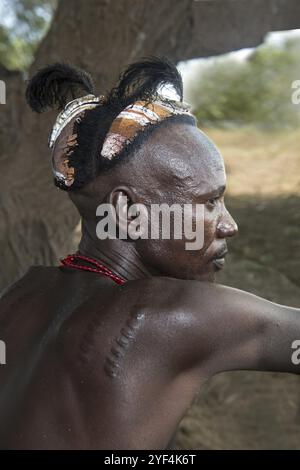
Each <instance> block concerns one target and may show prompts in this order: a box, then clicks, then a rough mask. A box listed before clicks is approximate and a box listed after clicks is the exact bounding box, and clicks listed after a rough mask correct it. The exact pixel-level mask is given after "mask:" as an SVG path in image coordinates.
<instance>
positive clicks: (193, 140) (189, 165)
mask: <svg viewBox="0 0 300 470" xmlns="http://www.w3.org/2000/svg"><path fill="white" fill-rule="evenodd" d="M148 150H149V151H150V152H151V154H152V158H151V161H152V164H154V165H155V167H156V170H157V173H158V174H160V175H162V176H164V175H165V174H166V173H167V174H169V176H170V179H171V177H173V178H175V179H176V180H177V181H178V182H181V183H182V184H185V183H188V184H189V186H190V187H195V190H196V188H198V189H199V188H200V191H201V192H204V191H205V192H208V191H211V190H213V189H214V188H215V187H219V186H223V185H225V184H226V181H225V170H224V162H223V158H222V156H221V154H220V152H219V151H218V149H217V148H216V146H215V145H214V143H213V142H212V141H211V140H210V139H209V137H208V136H207V135H206V134H204V132H202V131H200V130H199V129H198V128H197V127H196V126H191V125H188V124H184V125H183V124H181V125H180V124H176V125H175V124H174V125H172V126H169V127H165V128H164V129H161V130H159V132H157V133H154V134H153V135H152V136H151V139H149V147H148Z"/></svg>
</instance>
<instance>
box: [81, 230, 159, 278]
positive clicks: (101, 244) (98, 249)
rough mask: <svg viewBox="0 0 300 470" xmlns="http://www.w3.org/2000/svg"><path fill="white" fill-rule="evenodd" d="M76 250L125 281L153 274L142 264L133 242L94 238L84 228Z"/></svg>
mask: <svg viewBox="0 0 300 470" xmlns="http://www.w3.org/2000/svg"><path fill="white" fill-rule="evenodd" d="M78 251H79V253H80V254H82V255H84V256H88V257H90V258H93V259H95V260H96V261H99V262H102V263H103V264H105V266H107V267H108V268H109V269H111V270H112V271H113V272H114V273H115V274H117V275H118V276H120V277H121V278H123V279H125V280H126V281H130V280H134V279H142V278H145V277H151V276H152V275H153V274H154V273H152V272H150V270H149V269H148V268H147V267H146V266H145V265H144V264H143V262H142V260H141V258H140V256H139V254H138V252H137V250H136V249H135V246H134V243H130V242H126V241H123V240H102V241H101V240H98V239H97V240H95V239H94V238H93V237H91V236H90V234H89V233H88V231H87V230H84V231H83V234H82V238H81V241H80V243H79V247H78Z"/></svg>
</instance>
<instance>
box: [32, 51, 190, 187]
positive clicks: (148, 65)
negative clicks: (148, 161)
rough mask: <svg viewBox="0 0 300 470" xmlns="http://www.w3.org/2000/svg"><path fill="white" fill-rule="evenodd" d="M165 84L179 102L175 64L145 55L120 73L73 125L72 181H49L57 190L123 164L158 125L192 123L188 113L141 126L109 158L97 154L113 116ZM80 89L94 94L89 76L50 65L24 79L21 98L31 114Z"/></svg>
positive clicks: (180, 90) (179, 85)
mask: <svg viewBox="0 0 300 470" xmlns="http://www.w3.org/2000/svg"><path fill="white" fill-rule="evenodd" d="M165 84H171V85H173V87H174V89H175V90H176V92H177V93H178V95H179V96H180V99H181V100H182V94H183V86H182V78H181V76H180V73H179V72H178V70H177V68H176V66H175V65H174V64H172V63H171V62H170V61H169V60H168V59H166V58H159V57H148V58H145V59H142V60H140V61H139V62H136V63H133V64H131V65H129V66H128V67H127V69H126V70H125V71H124V72H123V73H122V74H121V76H120V78H119V82H118V84H117V86H116V87H114V88H112V89H111V90H110V91H109V92H108V93H107V94H106V97H105V100H104V102H103V103H100V104H99V105H97V106H96V107H95V108H94V109H91V110H89V111H87V112H86V113H85V114H84V117H83V118H82V119H81V120H80V121H79V122H77V121H76V120H75V122H74V129H73V132H74V133H76V134H77V144H78V145H77V146H76V147H75V148H74V151H73V153H72V154H71V155H70V157H69V160H70V166H72V167H73V168H75V181H74V183H73V184H72V186H70V187H66V186H65V185H64V184H61V183H59V181H57V180H55V184H56V185H57V186H59V187H60V188H61V189H65V190H76V189H79V188H82V187H83V186H84V185H85V184H87V183H88V182H90V181H92V180H93V179H94V178H95V177H96V176H97V175H98V174H99V173H100V172H101V171H104V170H107V169H110V168H112V167H113V166H114V165H116V164H117V163H120V162H123V161H125V160H126V159H127V157H128V156H129V155H131V154H133V153H134V151H135V150H136V149H137V148H138V147H139V146H140V145H141V144H142V142H144V141H145V139H146V138H147V137H148V136H149V135H150V134H151V133H152V132H153V130H154V129H156V128H158V127H160V126H161V125H162V124H163V123H164V122H178V121H180V122H186V123H189V124H192V125H195V120H194V119H193V117H192V116H188V115H174V116H171V117H169V118H167V119H165V120H164V121H162V122H160V123H158V124H155V125H151V124H149V125H148V126H145V127H144V128H143V130H142V131H141V132H140V133H139V135H138V136H137V137H136V138H135V140H134V141H133V142H132V143H130V144H128V145H127V146H125V148H124V149H123V150H122V151H121V152H120V154H119V155H117V156H116V157H114V158H113V159H112V160H108V159H106V158H104V157H102V156H101V150H102V146H103V143H104V140H105V137H106V134H107V132H108V130H109V128H110V126H111V124H112V122H113V120H114V119H115V118H116V117H117V116H118V114H119V113H120V112H121V111H122V110H123V109H124V108H126V107H127V106H129V105H130V104H132V103H134V102H135V101H138V100H144V101H146V102H151V101H153V100H155V99H156V98H157V88H158V87H159V86H160V85H165ZM82 91H85V92H87V93H91V94H95V89H94V83H93V80H92V78H91V76H90V75H89V74H88V73H87V72H85V71H83V70H80V69H78V68H76V67H73V66H71V65H69V64H65V63H56V64H53V65H49V66H47V67H45V68H43V69H41V70H39V71H38V72H37V73H36V75H34V76H33V78H32V79H31V80H30V81H29V83H28V86H27V89H26V100H27V103H28V104H29V106H30V107H31V108H32V109H33V110H34V111H36V112H43V111H45V110H47V109H49V108H54V107H57V109H58V110H60V109H63V108H64V106H65V105H66V104H67V102H68V101H69V99H70V98H71V99H74V98H75V97H76V95H77V94H78V93H80V92H82Z"/></svg>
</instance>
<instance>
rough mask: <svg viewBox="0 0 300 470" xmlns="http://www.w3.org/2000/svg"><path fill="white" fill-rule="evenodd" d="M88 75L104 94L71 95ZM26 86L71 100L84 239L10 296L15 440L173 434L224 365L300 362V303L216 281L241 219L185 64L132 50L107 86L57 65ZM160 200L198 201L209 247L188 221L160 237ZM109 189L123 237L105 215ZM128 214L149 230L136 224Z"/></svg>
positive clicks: (98, 443)
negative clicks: (230, 203) (192, 243)
mask: <svg viewBox="0 0 300 470" xmlns="http://www.w3.org/2000/svg"><path fill="white" fill-rule="evenodd" d="M78 87H79V88H81V89H83V90H84V91H85V92H88V93H89V95H86V96H84V97H81V98H79V99H75V100H72V101H71V102H69V103H67V99H68V96H70V95H72V97H73V98H74V96H75V93H76V92H77V91H78ZM27 100H28V102H29V104H30V105H31V107H32V108H33V109H34V110H36V111H38V112H40V111H43V110H44V109H45V108H47V107H51V106H53V105H55V104H59V105H60V108H61V109H62V111H61V113H60V114H59V116H58V118H57V120H56V123H55V125H54V127H53V130H52V132H51V135H50V139H49V145H50V147H51V148H52V163H53V171H54V177H55V184H56V185H57V186H58V187H59V188H61V189H63V190H66V191H67V192H68V195H69V196H70V198H71V200H72V201H73V202H74V204H75V205H76V207H77V209H78V211H79V213H80V215H81V217H82V239H81V242H80V245H79V249H78V252H77V253H76V254H73V255H70V256H68V257H66V258H65V259H64V260H63V261H62V266H60V267H42V266H35V267H32V268H31V269H30V270H29V271H28V272H27V274H26V275H25V276H24V277H23V278H22V279H21V280H20V281H18V282H17V283H16V284H15V285H14V286H12V287H11V288H10V289H9V290H8V291H7V292H6V293H5V294H4V295H3V297H2V300H1V315H0V332H1V339H2V340H3V341H5V344H6V348H7V364H6V365H5V366H2V367H1V368H0V374H1V375H0V385H1V389H0V390H1V395H0V423H1V424H0V442H1V447H2V448H14V449H20V448H21V449H31V448H38V449H49V448H50V449H161V448H165V447H167V446H168V443H169V442H170V439H171V437H172V436H173V435H174V433H175V432H176V428H177V426H178V424H179V422H180V420H181V418H182V417H183V415H184V414H185V412H186V410H187V408H188V407H189V406H190V405H191V403H192V402H193V399H194V397H195V396H196V394H197V392H198V391H199V389H200V387H201V385H202V384H203V383H204V382H205V381H206V380H207V379H209V378H210V377H212V376H213V375H214V374H216V373H218V372H221V371H228V370H236V369H253V370H261V371H282V372H291V373H298V372H299V370H300V366H297V365H296V364H294V362H295V361H293V360H292V353H293V349H292V348H293V344H294V341H295V340H297V339H300V317H299V309H297V308H291V307H287V306H282V305H278V304H274V303H272V302H269V301H267V300H264V299H262V298H259V297H257V296H255V295H252V294H249V293H247V292H243V291H240V290H237V289H233V288H229V287H225V286H222V285H218V284H217V283H215V282H214V281H215V277H216V273H217V272H218V270H220V269H221V268H222V267H223V265H224V262H225V256H226V253H227V243H226V242H227V238H229V237H232V236H233V235H235V234H236V232H237V225H236V223H235V221H234V220H233V219H232V217H231V216H230V214H229V213H228V211H227V210H226V208H225V204H224V191H225V185H226V177H225V171H224V165H223V160H222V157H221V155H220V154H219V152H218V150H217V149H216V147H215V146H214V144H213V143H212V142H211V141H210V140H209V139H208V137H207V136H206V135H205V134H203V133H202V132H201V131H200V130H198V128H197V126H196V122H195V119H194V118H193V116H192V115H191V114H190V112H189V110H188V108H187V107H186V106H185V105H184V103H183V102H182V82H181V79H180V76H179V74H178V72H177V70H176V68H175V67H174V66H173V65H172V64H170V63H169V62H168V61H165V60H161V59H157V58H150V59H148V60H145V61H142V62H139V63H136V64H133V65H131V66H130V67H128V69H127V70H126V71H125V72H124V74H123V75H122V77H121V80H120V82H119V84H118V86H117V87H116V88H114V89H113V90H111V92H109V93H108V94H107V95H106V96H100V97H96V96H95V95H94V89H93V85H92V81H91V78H90V77H89V75H88V74H86V73H84V72H82V71H79V70H77V69H75V68H72V67H70V66H68V65H64V64H55V65H53V66H49V67H47V68H45V69H43V70H41V71H40V72H38V73H37V75H36V76H35V77H33V79H32V80H31V82H30V83H29V85H28V89H27ZM124 199H125V200H126V203H127V204H126V207H125V208H124V205H122V204H121V202H122V200H124ZM161 203H165V204H166V205H167V206H168V207H172V206H173V205H174V204H177V205H179V206H180V207H184V208H185V207H188V208H190V207H192V210H190V211H187V213H184V214H183V215H184V217H186V219H187V220H188V221H189V222H190V223H191V224H192V226H193V227H195V226H196V228H197V229H198V230H200V229H199V227H201V231H202V232H203V243H202V245H201V247H200V248H198V249H196V250H195V249H194V250H193V249H187V245H186V243H187V241H188V239H189V237H187V236H185V233H183V236H182V237H181V238H180V237H177V238H176V237H175V236H174V231H175V228H174V230H173V231H171V232H170V235H171V236H170V237H169V238H168V237H166V238H164V237H162V236H160V237H158V238H157V237H156V238H155V237H152V238H151V236H149V233H148V236H146V235H147V234H146V233H145V232H146V231H147V230H146V229H148V228H149V225H151V224H152V225H153V223H154V222H153V219H152V218H151V217H150V219H146V221H147V223H142V219H141V217H140V216H141V215H142V213H143V211H144V209H146V212H147V213H148V212H149V211H150V209H151V208H152V207H153V206H154V205H155V204H161ZM104 204H105V208H106V209H107V207H110V208H112V210H111V212H110V217H109V218H108V219H107V220H108V222H111V221H113V222H115V223H116V236H115V237H114V236H109V233H108V232H109V230H108V229H107V226H106V232H105V230H104V231H103V230H102V229H101V227H102V228H103V226H102V225H101V221H102V222H103V220H104V217H105V214H104V212H102V211H101V207H102V206H103V205H104ZM137 204H138V206H136V205H137ZM133 207H137V208H138V210H137V211H134V210H133V211H130V210H129V209H130V208H133ZM197 207H200V208H202V211H199V212H197V210H196V208H197ZM99 208H100V209H99ZM128 208H129V209H128ZM99 221H100V226H99ZM199 222H200V224H199ZM155 223H157V221H156V222H155ZM103 225H104V224H103ZM129 226H130V227H131V234H137V236H132V237H127V238H125V237H121V236H120V234H121V233H124V231H125V232H126V230H127V231H128V229H129ZM99 227H100V228H99ZM174 227H175V226H174ZM162 230H163V228H160V229H159V234H160V235H161V233H162ZM106 235H107V236H106Z"/></svg>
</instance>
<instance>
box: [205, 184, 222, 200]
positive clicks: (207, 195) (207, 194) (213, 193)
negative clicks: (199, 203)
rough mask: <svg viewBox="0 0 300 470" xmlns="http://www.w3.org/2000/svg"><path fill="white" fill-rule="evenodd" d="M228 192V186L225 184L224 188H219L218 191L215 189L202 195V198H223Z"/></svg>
mask: <svg viewBox="0 0 300 470" xmlns="http://www.w3.org/2000/svg"><path fill="white" fill-rule="evenodd" d="M225 190H226V186H225V185H224V184H223V185H222V186H219V188H217V189H213V190H212V191H209V192H208V193H205V194H203V193H202V194H201V197H203V198H204V197H216V196H222V195H223V194H224V192H225Z"/></svg>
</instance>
